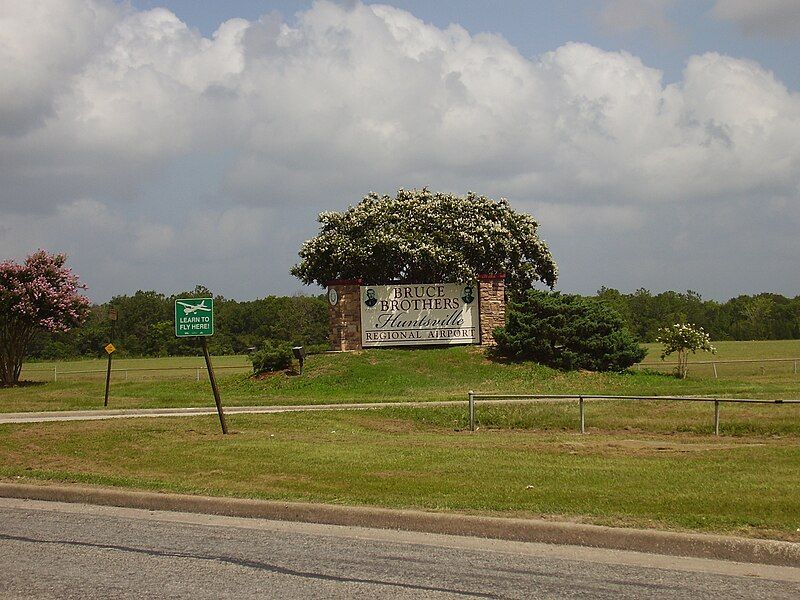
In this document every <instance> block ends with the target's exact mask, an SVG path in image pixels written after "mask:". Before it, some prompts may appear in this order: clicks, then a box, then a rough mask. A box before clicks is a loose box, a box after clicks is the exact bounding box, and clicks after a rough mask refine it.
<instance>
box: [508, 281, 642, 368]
mask: <svg viewBox="0 0 800 600" xmlns="http://www.w3.org/2000/svg"><path fill="white" fill-rule="evenodd" d="M495 339H496V340H497V348H496V350H495V351H496V353H497V354H499V355H500V356H505V357H508V358H511V359H514V360H535V361H537V362H539V363H541V364H543V365H547V366H550V367H554V368H557V369H565V370H571V369H588V370H591V371H622V370H624V369H627V368H628V367H630V366H631V365H633V364H635V363H637V362H639V361H641V360H642V359H643V358H644V356H645V354H646V353H647V350H645V349H644V348H642V347H641V346H639V345H638V344H637V343H636V341H635V339H634V338H633V336H632V335H631V334H630V333H628V331H627V330H625V329H624V327H623V320H622V317H621V316H620V315H619V313H617V312H616V311H615V310H614V309H612V308H610V307H609V306H608V305H606V304H604V303H603V302H601V301H599V300H596V299H592V298H583V297H581V296H577V295H572V294H561V293H559V292H540V291H536V290H529V291H528V292H527V293H526V294H524V295H522V296H521V298H520V299H519V300H517V301H516V302H511V303H509V305H508V314H507V317H506V326H505V327H501V328H499V329H496V330H495Z"/></svg>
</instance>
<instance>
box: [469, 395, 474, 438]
mask: <svg viewBox="0 0 800 600" xmlns="http://www.w3.org/2000/svg"><path fill="white" fill-rule="evenodd" d="M469 430H470V431H475V392H473V391H472V390H470V391H469Z"/></svg>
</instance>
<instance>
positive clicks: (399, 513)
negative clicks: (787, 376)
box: [0, 482, 800, 567]
mask: <svg viewBox="0 0 800 600" xmlns="http://www.w3.org/2000/svg"><path fill="white" fill-rule="evenodd" d="M0 497H5V498H18V499H28V500H45V501H53V502H70V503H84V504H98V505H103V506H118V507H124V508H140V509H145V510H163V511H180V512H190V513H203V514H213V515H222V516H230V517H251V518H262V519H271V520H278V521H299V522H303V523H322V524H327V525H346V526H357V527H370V528H376V529H394V530H402V531H418V532H424V533H439V534H448V535H462V536H474V537H482V538H493V539H502V540H511V541H518V542H538V543H546V544H566V545H573V546H588V547H593V548H607V549H612V550H629V551H635V552H646V553H650V554H665V555H670V556H684V557H696V558H708V559H717V560H731V561H736V562H745V563H762V564H768V565H778V566H788V567H800V544H798V543H793V542H781V541H774V540H758V539H748V538H737V537H730V536H721V535H706V534H696V533H675V532H668V531H651V530H646V529H627V528H621V527H620V528H617V527H605V526H600V525H585V524H581V523H569V522H556V521H545V520H541V519H517V518H503V517H483V516H474V515H463V514H454V513H435V512H425V511H418V510H394V509H386V508H371V507H351V506H338V505H332V504H312V503H305V502H279V501H274V500H248V499H243V498H218V497H210V496H191V495H185V494H163V493H155V492H140V491H132V490H121V489H115V488H103V487H93V486H65V485H49V484H40V485H36V484H19V483H4V482H0Z"/></svg>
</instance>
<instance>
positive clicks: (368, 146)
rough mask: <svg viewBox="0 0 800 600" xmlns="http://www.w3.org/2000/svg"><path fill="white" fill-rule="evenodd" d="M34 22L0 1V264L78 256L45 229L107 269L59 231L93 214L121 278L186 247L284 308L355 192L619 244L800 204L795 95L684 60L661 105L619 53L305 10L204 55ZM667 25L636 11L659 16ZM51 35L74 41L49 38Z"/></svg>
mask: <svg viewBox="0 0 800 600" xmlns="http://www.w3.org/2000/svg"><path fill="white" fill-rule="evenodd" d="M0 1H1V0H0ZM33 4H34V3H16V2H8V3H6V4H5V5H4V6H3V7H2V8H3V10H4V11H5V12H4V14H8V15H10V17H6V18H3V20H2V21H0V33H1V34H3V35H4V36H5V35H7V33H8V32H9V31H14V32H17V31H18V29H19V28H20V27H23V26H24V28H25V31H26V36H20V35H18V34H17V33H15V34H14V36H15V37H11V39H13V40H16V41H14V43H13V44H12V45H11V46H9V47H10V48H11V50H8V48H5V47H4V48H5V49H4V50H0V52H5V54H4V55H3V58H4V60H3V61H1V62H0V69H2V70H3V71H2V73H3V74H5V75H7V76H8V77H9V78H12V79H10V80H11V81H13V83H14V86H12V87H15V88H16V89H18V90H20V92H19V94H18V95H16V94H11V93H9V92H7V91H6V90H7V89H9V88H7V87H6V86H4V87H3V88H2V91H0V181H2V184H3V185H2V187H1V188H0V217H2V220H3V224H4V226H5V227H6V229H3V228H0V250H5V251H6V252H22V250H20V249H19V248H21V247H22V246H24V245H25V244H29V243H31V242H30V240H31V239H33V240H44V241H43V242H42V243H39V245H42V244H43V243H45V242H47V244H48V245H50V243H51V242H52V243H57V242H58V243H61V244H62V245H63V244H66V245H68V246H71V247H78V246H76V244H77V242H73V241H70V239H69V238H67V237H65V234H63V233H62V231H73V232H74V234H75V235H76V236H78V237H77V238H76V239H77V240H79V241H80V244H79V245H82V246H81V247H83V246H86V245H90V246H91V247H93V248H98V247H101V244H102V243H103V242H101V239H102V236H100V237H98V238H92V237H91V236H89V235H87V233H86V231H85V229H84V228H83V227H84V225H85V223H83V222H80V223H79V222H76V223H75V224H74V226H67V225H64V227H63V228H62V227H60V226H58V225H57V223H60V222H64V223H72V222H73V221H71V220H70V219H71V218H72V217H70V215H71V214H73V213H74V212H75V211H79V210H83V211H86V210H87V208H86V207H87V206H89V207H90V208H91V206H90V205H87V204H85V203H86V202H93V201H86V200H83V199H85V198H98V199H102V204H99V205H96V206H94V208H93V209H92V210H90V211H89V212H93V214H92V215H91V216H87V217H86V223H91V222H93V221H92V219H96V218H99V216H98V215H100V216H103V215H105V216H104V217H103V218H106V219H109V221H107V222H105V223H104V225H103V227H102V228H103V229H104V230H106V231H118V234H117V237H116V242H115V244H116V246H117V247H118V248H119V255H118V256H119V257H120V258H119V264H124V261H123V259H122V257H123V256H126V257H129V258H130V260H131V261H133V263H135V265H134V267H130V268H132V269H133V268H135V269H139V268H140V267H139V265H149V266H150V267H151V271H152V270H153V266H155V265H158V264H159V261H162V260H163V257H164V255H165V254H166V253H168V252H174V251H176V250H178V249H186V251H187V252H188V253H189V254H194V255H198V256H201V255H202V256H207V257H211V256H213V257H217V258H218V260H219V266H218V269H219V270H218V271H215V273H216V276H219V277H221V278H228V279H229V278H230V275H231V273H234V272H237V271H236V269H235V268H232V267H231V265H232V264H234V262H236V264H237V265H238V264H239V263H238V262H237V261H240V262H243V261H244V260H245V259H243V257H245V256H251V257H252V256H254V255H258V254H262V255H265V256H268V257H269V258H270V259H273V260H278V259H279V260H280V261H282V262H281V263H280V264H279V265H277V266H275V267H274V269H275V273H281V274H282V275H280V277H284V278H285V279H284V280H283V281H284V283H282V284H280V285H282V286H283V287H284V289H285V288H286V287H287V286H289V285H290V284H288V283H285V282H286V281H289V278H288V275H286V274H285V273H286V271H287V270H288V268H289V266H290V265H291V263H292V261H293V255H294V253H295V252H296V250H297V248H298V247H299V244H300V242H301V241H302V236H306V235H309V234H310V233H311V232H313V230H314V213H315V212H317V211H318V210H322V209H331V208H340V207H342V206H343V205H344V204H346V203H351V202H355V201H357V200H358V198H359V197H360V196H361V195H363V194H364V193H366V192H367V191H369V190H371V189H374V190H376V191H381V192H384V191H389V192H390V191H393V190H394V189H395V188H397V187H400V186H405V187H410V186H415V185H417V186H422V185H428V186H430V187H432V188H439V189H448V190H452V191H457V192H461V193H463V192H465V191H466V190H467V189H473V190H475V191H478V192H482V193H488V194H490V195H495V196H508V197H509V198H511V200H512V202H514V203H515V204H517V205H519V206H536V207H539V208H537V209H536V210H541V212H542V215H543V217H544V218H542V217H540V220H541V221H542V232H543V234H544V235H545V237H547V230H548V222H547V221H548V220H552V221H558V223H554V224H553V231H554V232H558V235H563V236H567V235H568V234H569V232H570V231H574V230H576V228H580V227H583V226H580V227H579V226H578V225H577V224H576V223H577V222H578V221H580V218H583V223H587V222H589V223H595V224H596V225H597V226H598V227H602V228H610V229H613V228H616V229H617V230H622V231H636V230H643V229H642V228H645V227H647V226H650V225H649V224H650V223H651V222H652V220H648V219H647V218H645V217H644V215H645V214H646V212H647V211H648V210H651V209H650V208H649V207H659V208H658V209H657V210H662V209H664V210H666V208H665V207H669V210H675V211H680V210H682V207H685V208H688V207H693V208H696V207H698V206H704V205H709V206H711V205H714V206H721V205H725V203H737V205H738V203H742V202H743V203H745V205H746V206H750V207H754V206H757V205H758V204H759V203H760V199H761V198H763V197H766V196H768V197H769V198H773V199H779V200H780V202H782V203H783V204H780V202H778V203H777V204H774V205H775V206H778V207H779V208H778V209H776V211H777V212H776V215H777V216H773V219H774V220H775V221H779V220H780V219H781V216H780V214H781V210H783V211H790V210H793V208H792V207H794V206H796V205H797V204H798V199H800V198H799V196H800V194H799V193H798V190H799V189H800V142H798V140H800V97H799V96H798V94H797V93H796V92H791V91H789V90H788V89H787V88H786V87H785V86H784V85H783V84H782V83H781V82H780V81H778V80H777V79H776V78H775V76H774V75H773V74H772V73H770V72H769V71H767V70H765V69H764V68H763V67H761V66H760V65H758V64H757V63H754V62H750V61H746V60H740V59H734V58H731V57H728V56H723V55H719V54H715V53H708V54H704V55H701V56H693V57H691V58H690V59H689V60H688V62H687V66H686V70H685V72H684V76H683V78H682V80H681V81H679V82H677V83H674V84H670V85H665V84H664V83H663V81H662V74H661V72H660V71H658V70H656V69H652V68H649V67H647V66H646V65H644V64H643V63H642V61H641V60H640V59H639V58H638V57H636V56H633V55H631V54H628V53H626V52H608V51H604V50H601V49H599V48H596V47H593V46H590V45H587V44H580V43H570V44H566V45H564V46H562V47H560V48H557V49H555V50H553V51H551V52H548V53H545V54H544V55H542V56H541V57H539V58H536V59H533V60H530V59H526V58H525V57H523V56H521V55H520V54H519V53H518V52H517V51H516V50H515V49H514V48H513V47H512V46H510V45H509V44H508V43H507V42H506V41H505V40H504V39H503V38H502V37H499V36H496V35H486V34H481V35H471V34H469V33H468V32H467V31H465V30H464V29H463V28H461V27H459V26H456V25H452V26H450V27H448V28H446V29H440V28H437V27H435V26H432V25H429V24H426V23H424V22H422V21H421V20H419V19H417V18H416V17H414V16H413V15H411V14H409V13H407V12H405V11H402V10H398V9H396V8H391V7H387V6H379V5H371V6H364V5H362V4H360V3H352V4H351V5H348V6H343V5H340V4H334V3H330V2H318V3H316V4H315V5H314V6H313V7H312V8H311V9H310V10H309V11H307V12H305V13H301V14H300V15H298V17H297V19H296V20H295V21H294V22H293V24H292V25H289V24H288V23H286V22H283V21H282V20H281V19H280V18H279V17H277V16H275V15H267V16H264V17H262V18H261V19H260V20H259V21H255V22H248V21H244V20H241V19H235V20H231V21H228V22H226V23H223V24H222V25H221V26H220V27H219V29H218V30H217V32H216V33H215V34H214V35H213V36H212V37H211V38H204V37H202V36H201V35H200V34H199V32H197V31H196V30H194V29H191V28H189V27H187V26H186V25H185V24H184V23H182V22H181V21H180V20H179V19H178V18H177V17H176V16H175V15H173V14H172V13H170V12H169V11H167V10H164V9H155V10H150V11H142V12H137V11H132V10H119V9H117V8H116V7H115V6H114V5H113V4H111V3H110V2H102V1H101V0H96V1H95V2H89V0H81V1H79V0H63V1H62V2H59V3H55V2H53V3H49V4H48V3H38V4H36V11H38V12H34V11H33V9H31V8H30V6H31V5H33ZM667 4H668V3H664V2H654V3H650V4H647V6H649V7H650V8H649V9H648V10H652V11H655V12H653V14H654V15H656V16H657V15H659V14H660V15H663V14H664V13H663V9H664V7H665V6H667ZM617 5H619V3H617ZM609 6H610V5H609ZM620 6H621V5H620ZM48 11H50V12H48ZM659 11H660V12H659ZM59 19H64V20H65V21H64V22H65V23H66V25H65V27H64V31H70V32H76V33H74V34H69V35H68V34H66V33H64V32H63V31H62V30H60V29H58V28H57V27H56V28H55V29H54V27H55V26H54V25H52V24H53V23H55V22H59V21H58V20H59ZM656 22H657V19H656ZM9 28H10V29H9ZM56 30H57V31H56ZM70 35H74V36H77V37H79V38H80V40H81V42H80V43H77V44H76V43H72V42H71V41H70V39H71V38H70ZM51 54H52V55H53V56H57V57H58V58H53V59H52V60H48V61H44V62H43V61H42V57H43V56H50V55H51ZM215 155H219V156H225V157H226V158H225V161H221V162H224V165H225V166H224V168H223V173H222V174H221V175H220V179H219V181H218V182H217V183H216V184H212V186H211V188H210V189H208V190H204V197H203V198H202V199H201V200H202V201H200V200H198V199H197V198H193V199H188V198H186V197H183V196H181V195H180V194H175V193H173V194H172V195H171V196H169V197H165V198H163V199H160V200H159V201H154V200H153V196H155V195H157V192H154V191H153V187H154V186H155V187H156V189H158V184H157V183H156V182H158V181H160V180H161V179H160V178H163V177H166V175H165V173H168V172H169V171H170V169H174V168H176V167H175V165H181V168H182V169H183V170H184V171H187V172H191V171H192V168H194V169H195V170H197V171H201V170H202V169H203V165H202V164H201V163H197V164H196V165H195V166H194V167H191V166H187V165H186V164H183V162H182V161H187V160H190V158H191V157H193V156H215ZM143 196H147V197H148V198H149V200H148V202H144V201H143V200H142V197H143ZM81 203H83V204H81ZM781 206H782V207H783V208H780V207H781ZM653 210H656V209H653ZM70 211H72V212H70ZM104 211H105V212H104ZM143 212H144V213H145V214H143ZM31 215H33V216H31ZM14 219H17V220H16V221H14V222H16V223H18V225H19V228H20V231H24V232H25V235H27V236H29V237H28V238H25V240H23V238H21V237H18V235H17V234H15V233H13V232H10V231H9V229H8V223H10V222H12V221H13V220H14ZM53 219H55V220H53ZM114 219H118V220H121V221H123V222H125V223H126V225H125V226H119V225H118V224H115V223H116V222H115V221H114ZM37 220H38V221H37ZM35 222H40V223H50V225H49V226H47V227H45V226H43V227H39V228H37V227H34V223H35ZM131 223H132V224H133V225H130V224H131ZM70 227H72V229H70ZM734 229H735V228H732V229H731V231H733V230H734ZM267 232H271V233H267ZM555 241H556V243H557V242H558V237H556V238H555ZM37 243H38V242H37ZM665 243H666V242H665ZM277 248H279V249H277ZM123 250H125V251H126V254H123V253H122V252H123ZM556 250H557V248H556ZM79 254H80V255H81V256H82V257H83V258H82V260H85V261H86V264H94V263H92V261H93V260H94V259H93V258H91V256H90V253H86V252H84V251H83V250H80V251H79ZM556 256H557V258H558V255H557V254H556ZM259 258H260V259H261V260H266V259H265V258H263V256H262V257H259ZM224 261H228V262H224ZM126 268H127V267H121V272H124V271H125V269H126ZM236 268H238V266H237V267H236ZM141 269H142V271H141V274H142V276H143V277H144V276H146V275H145V274H146V269H145V267H144V266H141ZM562 272H564V269H562ZM137 273H139V272H138V271H137ZM137 276H138V275H137ZM275 276H276V277H278V275H275ZM108 277H111V278H114V277H116V278H117V279H116V280H117V281H126V282H127V281H129V280H130V279H125V276H124V275H123V274H119V275H116V276H115V275H113V274H112V273H111V271H110V270H109V274H108ZM204 281H206V282H208V279H204ZM190 283H191V282H190ZM187 285H188V284H187ZM189 287H191V286H189ZM242 289H244V288H242ZM248 289H249V288H248Z"/></svg>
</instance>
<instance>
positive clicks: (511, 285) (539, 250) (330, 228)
mask: <svg viewBox="0 0 800 600" xmlns="http://www.w3.org/2000/svg"><path fill="white" fill-rule="evenodd" d="M319 222H320V224H321V227H320V232H319V234H318V235H317V236H316V237H314V238H312V239H310V240H308V241H307V242H305V243H304V244H303V246H302V248H301V250H300V258H301V259H302V260H301V262H300V263H299V264H297V265H295V266H294V267H293V268H292V270H291V273H292V274H293V275H295V276H296V277H298V278H300V279H301V280H302V281H303V283H305V284H311V283H314V282H316V283H318V284H319V285H325V284H326V282H328V281H331V280H334V279H363V280H364V282H365V283H366V284H379V283H386V282H389V281H415V282H460V281H471V280H473V279H474V278H475V276H476V275H478V274H481V273H505V275H506V285H507V287H508V289H509V290H510V291H512V292H517V291H520V292H521V291H523V290H526V289H529V288H530V287H531V286H532V285H533V283H534V282H536V281H541V282H543V283H545V284H546V285H548V286H549V287H551V288H552V287H553V285H554V284H555V282H556V279H557V278H558V268H557V267H556V263H555V261H554V260H553V257H552V256H551V254H550V251H549V249H548V248H547V245H546V244H545V243H544V242H543V241H542V240H541V239H539V235H538V233H537V229H538V223H537V222H536V221H535V220H534V219H533V217H531V216H530V215H527V214H524V213H518V212H516V211H514V210H513V209H512V208H511V206H510V204H509V203H508V201H507V200H506V199H504V198H501V199H500V200H499V201H495V200H493V199H491V198H487V197H485V196H479V195H477V194H474V193H472V192H469V193H468V194H467V195H466V196H463V197H462V196H455V195H453V194H446V193H436V192H431V191H429V190H428V189H427V188H423V189H421V190H418V189H414V190H404V189H400V190H398V192H397V194H396V196H395V197H394V198H392V197H391V196H388V195H384V196H379V195H378V194H375V193H370V194H369V195H368V196H366V197H365V198H364V199H363V200H362V201H361V202H360V203H358V204H357V205H356V206H351V207H350V208H348V209H347V210H346V211H344V212H341V213H337V212H327V213H322V214H320V215H319Z"/></svg>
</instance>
